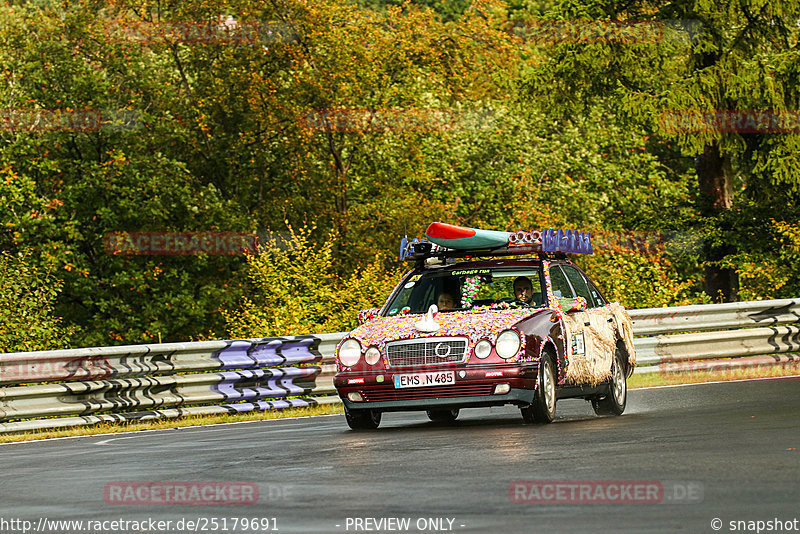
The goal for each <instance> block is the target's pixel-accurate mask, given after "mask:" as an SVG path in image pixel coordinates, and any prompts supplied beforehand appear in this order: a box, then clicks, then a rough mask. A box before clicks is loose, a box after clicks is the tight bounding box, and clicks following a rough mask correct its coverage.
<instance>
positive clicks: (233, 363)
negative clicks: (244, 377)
mask: <svg viewBox="0 0 800 534" xmlns="http://www.w3.org/2000/svg"><path fill="white" fill-rule="evenodd" d="M228 343H230V345H228V346H227V347H225V348H224V349H221V350H218V351H217V352H215V353H214V354H212V355H211V356H212V357H213V358H214V359H216V360H219V361H220V363H222V368H223V369H242V368H244V369H247V368H250V367H253V366H254V365H255V362H254V361H253V358H251V357H250V356H249V355H248V352H249V351H250V348H251V347H252V346H253V343H252V342H250V341H243V340H236V341H229V342H228Z"/></svg>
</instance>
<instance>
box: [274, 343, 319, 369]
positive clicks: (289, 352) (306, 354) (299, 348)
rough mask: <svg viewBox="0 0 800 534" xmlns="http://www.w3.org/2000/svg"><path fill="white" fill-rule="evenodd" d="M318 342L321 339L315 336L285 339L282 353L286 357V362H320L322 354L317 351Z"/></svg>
mask: <svg viewBox="0 0 800 534" xmlns="http://www.w3.org/2000/svg"><path fill="white" fill-rule="evenodd" d="M318 343H319V340H318V339H317V338H313V337H307V338H303V339H291V340H285V341H284V342H283V344H282V345H281V347H280V353H281V354H282V355H283V357H284V358H286V363H305V362H318V361H321V360H322V354H320V353H319V352H318V351H317V346H318Z"/></svg>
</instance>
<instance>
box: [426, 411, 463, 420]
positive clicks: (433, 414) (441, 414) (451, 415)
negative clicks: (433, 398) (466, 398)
mask: <svg viewBox="0 0 800 534" xmlns="http://www.w3.org/2000/svg"><path fill="white" fill-rule="evenodd" d="M426 413H427V414H428V419H430V420H431V421H435V422H437V423H452V422H453V421H455V420H456V419H457V418H458V408H456V409H454V410H428V411H427V412H426Z"/></svg>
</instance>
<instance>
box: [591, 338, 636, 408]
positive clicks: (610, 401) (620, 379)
mask: <svg viewBox="0 0 800 534" xmlns="http://www.w3.org/2000/svg"><path fill="white" fill-rule="evenodd" d="M625 371H626V370H625V359H624V357H623V356H622V351H621V350H620V349H619V347H617V350H616V352H615V353H614V361H613V362H612V363H611V385H610V387H609V391H608V393H607V394H606V395H605V396H602V397H596V398H594V399H592V408H594V413H596V414H597V415H622V412H624V411H625V403H626V402H627V401H628V377H627V376H626V375H627V373H626V372H625Z"/></svg>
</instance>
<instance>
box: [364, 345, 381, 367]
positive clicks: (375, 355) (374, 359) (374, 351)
mask: <svg viewBox="0 0 800 534" xmlns="http://www.w3.org/2000/svg"><path fill="white" fill-rule="evenodd" d="M364 359H365V360H367V363H368V364H370V365H375V364H376V363H378V360H380V359H381V351H380V350H378V347H370V348H368V349H367V352H365V353H364Z"/></svg>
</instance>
